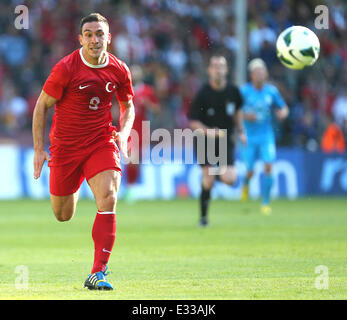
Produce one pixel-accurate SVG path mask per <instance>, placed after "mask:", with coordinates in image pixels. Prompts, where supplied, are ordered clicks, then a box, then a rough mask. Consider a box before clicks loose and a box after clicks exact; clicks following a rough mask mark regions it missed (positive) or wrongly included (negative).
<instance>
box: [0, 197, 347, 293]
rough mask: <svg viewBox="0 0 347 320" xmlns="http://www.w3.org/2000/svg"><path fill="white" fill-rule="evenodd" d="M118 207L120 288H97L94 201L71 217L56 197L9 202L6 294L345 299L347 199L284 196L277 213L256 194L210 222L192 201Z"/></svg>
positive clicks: (116, 274)
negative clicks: (202, 223) (262, 209)
mask: <svg viewBox="0 0 347 320" xmlns="http://www.w3.org/2000/svg"><path fill="white" fill-rule="evenodd" d="M117 212H118V213H117V236H116V242H115V246H114V250H113V253H112V255H111V259H110V262H109V271H111V273H110V274H109V276H108V279H109V280H110V282H111V283H112V284H113V285H114V286H115V290H114V291H112V292H95V291H88V290H87V289H85V288H83V283H84V280H85V279H86V277H87V276H88V274H89V272H90V269H91V266H92V257H93V242H92V239H91V229H92V224H93V221H94V216H95V213H96V208H95V204H94V202H93V201H89V200H80V202H79V204H78V207H77V212H76V214H75V216H74V217H73V219H72V220H71V221H69V222H58V221H56V220H55V218H54V217H53V213H52V210H51V207H50V203H49V201H41V200H40V201H33V200H20V201H1V202H0V230H1V231H0V247H1V250H0V299H122V300H127V299H134V300H137V299H140V300H142V299H149V300H156V299H163V300H166V299H170V300H185V299H193V300H194V299H202V300H205V299H206V300H221V299H228V300H229V299H346V298H347V199H342V198H329V199H328V198H327V199H321V198H311V199H300V200H296V201H289V200H277V201H274V202H273V214H272V215H271V216H262V215H261V214H260V213H259V203H258V202H256V201H251V202H249V203H241V202H238V201H225V200H213V201H212V202H211V206H210V226H209V227H208V228H205V229H201V228H198V227H197V221H198V201H197V200H193V199H186V200H176V201H152V202H149V201H148V202H137V203H135V204H131V205H129V204H126V203H124V202H122V201H119V203H118V208H117ZM320 265H323V266H325V267H326V268H327V269H326V270H327V271H328V274H324V276H328V277H325V278H324V279H326V280H325V281H327V282H324V283H325V284H327V287H325V288H321V287H319V286H318V287H317V283H318V285H319V284H322V283H323V282H320V280H319V279H321V278H320V277H321V276H322V274H321V273H315V271H317V269H316V268H317V267H318V266H320ZM18 266H24V268H25V269H24V270H26V271H28V273H27V274H26V275H27V278H26V279H27V280H25V281H24V282H23V280H22V275H23V273H21V271H20V269H18V268H20V267H18ZM26 284H27V286H26Z"/></svg>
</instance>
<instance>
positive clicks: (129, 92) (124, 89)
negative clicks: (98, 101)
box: [117, 63, 134, 101]
mask: <svg viewBox="0 0 347 320" xmlns="http://www.w3.org/2000/svg"><path fill="white" fill-rule="evenodd" d="M123 67H124V80H123V82H122V84H121V86H120V87H119V88H118V90H117V100H118V101H130V100H131V99H132V98H133V97H134V90H133V85H132V79H131V73H130V70H129V68H128V66H127V65H126V64H125V63H123Z"/></svg>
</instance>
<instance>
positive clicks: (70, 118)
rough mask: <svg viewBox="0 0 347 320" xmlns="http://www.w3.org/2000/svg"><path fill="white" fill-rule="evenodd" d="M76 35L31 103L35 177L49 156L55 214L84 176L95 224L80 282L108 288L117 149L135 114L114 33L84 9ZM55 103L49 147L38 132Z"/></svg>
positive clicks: (65, 209)
mask: <svg viewBox="0 0 347 320" xmlns="http://www.w3.org/2000/svg"><path fill="white" fill-rule="evenodd" d="M78 38H79V42H80V44H81V48H80V49H78V50H75V51H74V52H72V53H71V54H69V55H68V56H66V57H64V58H63V59H61V60H60V61H59V62H58V63H57V64H56V65H55V66H54V67H53V69H52V72H51V74H50V75H49V77H48V79H47V80H46V82H45V84H44V86H43V89H42V92H41V94H40V96H39V98H38V100H37V103H36V106H35V110H34V115H33V141H34V151H35V152H34V178H35V179H38V178H39V177H40V174H41V170H42V166H43V164H44V162H45V161H46V160H47V161H48V166H49V167H50V194H51V203H52V208H53V212H54V214H55V216H56V218H57V219H58V220H59V221H67V220H70V219H71V218H72V217H73V215H74V213H75V210H76V204H77V200H78V192H79V188H80V185H81V183H82V182H83V180H84V179H86V180H87V182H88V184H89V186H90V188H91V190H92V192H93V194H94V197H95V201H96V206H97V209H98V211H97V214H96V217H95V221H94V224H93V229H92V237H93V240H94V249H95V250H94V264H93V267H92V271H91V274H90V275H89V276H88V278H87V280H86V281H85V287H88V288H89V289H103V290H112V289H113V286H112V285H111V284H110V283H109V282H108V281H107V279H106V277H105V275H106V265H107V262H108V260H109V257H110V254H111V251H112V248H113V244H114V241H115V233H116V202H117V194H118V189H119V185H120V181H121V168H120V155H119V151H120V152H122V153H123V154H124V156H127V141H128V137H129V134H130V130H131V128H132V124H133V121H134V118H135V111H134V110H135V109H134V105H133V102H132V98H133V96H134V93H133V89H132V81H131V74H130V71H129V69H128V67H127V66H126V64H125V63H124V62H122V61H121V60H119V59H117V58H116V57H115V56H113V55H112V54H110V53H109V52H107V45H108V44H110V42H111V34H110V33H109V25H108V22H107V20H106V18H104V17H103V16H101V15H100V14H98V13H92V14H90V15H88V16H86V17H84V18H83V19H82V20H81V22H80V34H79V36H78ZM114 94H116V96H117V100H118V102H119V105H120V121H119V122H120V130H119V131H118V132H117V131H116V130H115V127H113V126H112V120H113V119H112V116H111V107H112V103H111V99H112V96H113V95H114ZM53 105H55V113H54V116H53V124H52V128H51V131H50V142H51V146H50V148H49V149H50V155H49V154H48V153H47V152H46V151H45V149H44V138H43V137H44V130H45V124H46V117H47V110H48V109H49V108H50V107H52V106H53ZM116 142H117V144H118V145H117V144H116ZM118 146H119V149H120V150H119V149H118Z"/></svg>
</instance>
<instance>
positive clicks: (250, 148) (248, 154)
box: [241, 141, 257, 201]
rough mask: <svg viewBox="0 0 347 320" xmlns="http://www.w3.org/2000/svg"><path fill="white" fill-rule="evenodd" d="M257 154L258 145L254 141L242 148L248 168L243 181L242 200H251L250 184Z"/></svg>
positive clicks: (244, 161) (242, 155)
mask: <svg viewBox="0 0 347 320" xmlns="http://www.w3.org/2000/svg"><path fill="white" fill-rule="evenodd" d="M256 154H257V145H256V144H255V143H253V142H252V141H248V142H247V146H241V158H242V161H243V163H244V164H245V166H246V175H245V178H244V181H243V186H242V193H241V200H242V201H248V199H249V182H250V180H251V178H252V177H253V174H254V171H253V167H254V162H255V158H256Z"/></svg>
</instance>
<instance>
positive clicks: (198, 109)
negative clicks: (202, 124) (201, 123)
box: [188, 89, 204, 120]
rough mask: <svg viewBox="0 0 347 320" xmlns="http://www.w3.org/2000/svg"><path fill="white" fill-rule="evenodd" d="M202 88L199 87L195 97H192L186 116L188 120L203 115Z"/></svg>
mask: <svg viewBox="0 0 347 320" xmlns="http://www.w3.org/2000/svg"><path fill="white" fill-rule="evenodd" d="M202 92H203V90H202V89H201V90H200V91H199V92H198V93H197V95H196V96H195V98H194V99H193V102H192V104H191V105H190V109H189V112H188V118H189V119H190V120H201V119H202V115H203V110H204V108H203V94H202Z"/></svg>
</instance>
